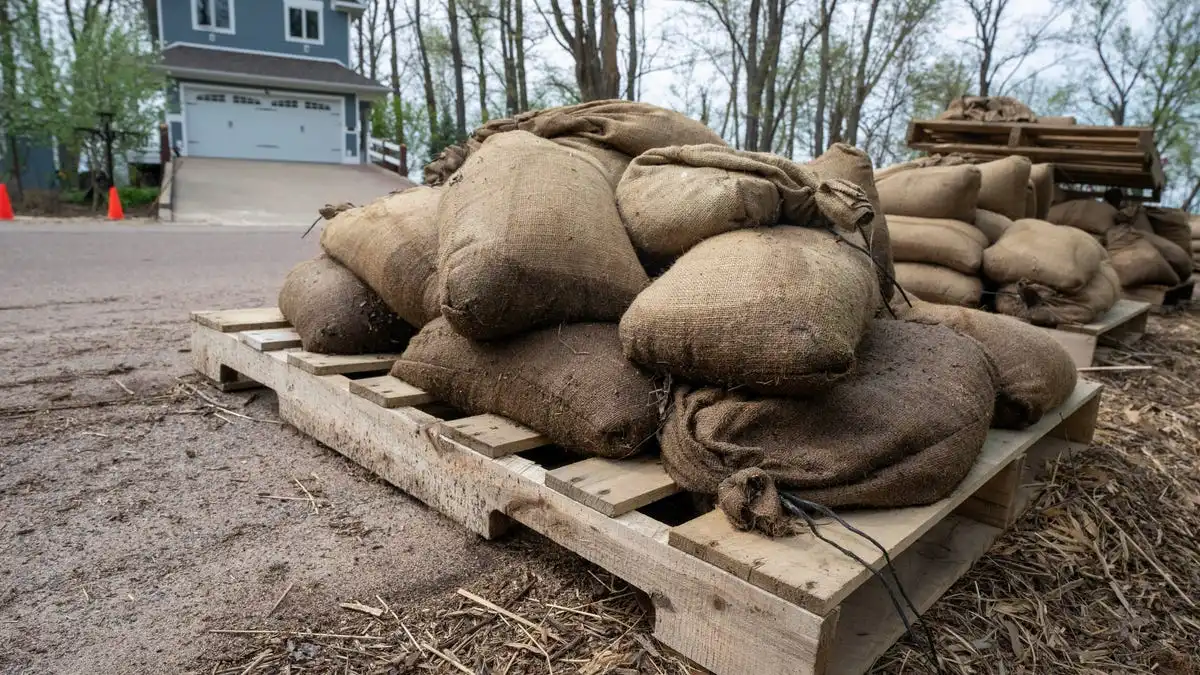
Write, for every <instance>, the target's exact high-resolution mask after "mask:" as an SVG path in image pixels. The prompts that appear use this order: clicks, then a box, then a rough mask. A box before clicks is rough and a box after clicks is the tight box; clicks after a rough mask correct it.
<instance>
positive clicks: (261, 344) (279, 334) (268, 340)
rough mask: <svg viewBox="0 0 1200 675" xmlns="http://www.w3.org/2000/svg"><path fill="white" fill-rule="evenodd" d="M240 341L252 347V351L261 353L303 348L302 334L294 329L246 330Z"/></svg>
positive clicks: (241, 333) (239, 336)
mask: <svg viewBox="0 0 1200 675" xmlns="http://www.w3.org/2000/svg"><path fill="white" fill-rule="evenodd" d="M238 339H240V340H241V341H242V342H244V343H246V344H248V345H250V348H251V349H253V350H255V351H260V352H273V351H277V350H280V349H292V348H293V347H299V346H301V345H300V334H299V333H297V332H296V331H295V330H294V329H292V328H268V329H265V330H244V331H242V332H240V333H239V334H238Z"/></svg>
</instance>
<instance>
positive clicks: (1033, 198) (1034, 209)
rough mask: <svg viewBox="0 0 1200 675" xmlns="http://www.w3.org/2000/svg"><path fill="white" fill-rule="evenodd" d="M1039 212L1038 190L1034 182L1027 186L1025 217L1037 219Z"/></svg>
mask: <svg viewBox="0 0 1200 675" xmlns="http://www.w3.org/2000/svg"><path fill="white" fill-rule="evenodd" d="M1038 211H1039V209H1038V201H1037V189H1036V188H1035V187H1034V186H1033V181H1029V182H1028V183H1026V184H1025V217H1026V218H1037V217H1038V215H1039V214H1038Z"/></svg>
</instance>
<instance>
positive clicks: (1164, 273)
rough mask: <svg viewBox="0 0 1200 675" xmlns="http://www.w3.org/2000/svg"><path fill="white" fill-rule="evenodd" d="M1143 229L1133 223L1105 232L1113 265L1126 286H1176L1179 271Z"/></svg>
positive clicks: (1106, 244) (1106, 243) (1106, 245)
mask: <svg viewBox="0 0 1200 675" xmlns="http://www.w3.org/2000/svg"><path fill="white" fill-rule="evenodd" d="M1148 236H1150V235H1147V234H1146V233H1144V232H1138V231H1136V230H1134V229H1132V228H1130V227H1114V228H1113V229H1111V230H1109V232H1108V234H1107V235H1106V242H1105V247H1106V248H1107V249H1108V255H1109V257H1110V258H1111V259H1112V266H1113V269H1115V270H1116V271H1117V276H1118V277H1119V278H1120V279H1121V285H1122V286H1125V287H1127V288H1133V287H1136V286H1147V285H1156V284H1158V285H1163V286H1175V285H1176V284H1178V283H1179V275H1178V274H1177V273H1176V272H1175V270H1174V269H1172V268H1171V264H1170V263H1168V262H1167V259H1166V258H1164V257H1163V256H1162V254H1161V253H1159V252H1158V249H1157V248H1155V247H1154V244H1152V243H1151V242H1150V240H1149V239H1147V237H1148Z"/></svg>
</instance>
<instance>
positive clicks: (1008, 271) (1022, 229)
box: [983, 218, 1105, 293]
mask: <svg viewBox="0 0 1200 675" xmlns="http://www.w3.org/2000/svg"><path fill="white" fill-rule="evenodd" d="M1104 257H1105V255H1104V247H1103V246H1101V245H1100V243H1099V242H1097V241H1096V240H1095V239H1093V238H1092V237H1091V236H1090V235H1088V234H1087V233H1086V232H1084V231H1082V230H1078V229H1076V228H1073V227H1066V226H1062V225H1055V224H1053V223H1047V222H1046V221H1044V220H1034V219H1032V218H1029V219H1021V220H1018V221H1016V222H1015V223H1013V226H1012V227H1010V228H1008V231H1007V232H1005V233H1004V236H1002V237H1000V240H999V241H997V242H996V243H995V244H993V245H992V246H990V247H988V249H987V250H985V251H984V252H983V271H984V274H985V275H987V277H988V278H989V279H991V280H992V281H995V282H997V283H1000V284H1014V283H1017V282H1018V281H1034V282H1037V283H1041V284H1045V285H1047V286H1050V287H1051V288H1054V289H1056V290H1058V291H1061V292H1064V293H1072V292H1075V291H1078V290H1080V289H1082V288H1083V287H1084V286H1086V285H1087V283H1088V282H1089V281H1091V280H1092V277H1094V276H1095V275H1096V270H1097V269H1099V268H1100V262H1101V261H1103V260H1104Z"/></svg>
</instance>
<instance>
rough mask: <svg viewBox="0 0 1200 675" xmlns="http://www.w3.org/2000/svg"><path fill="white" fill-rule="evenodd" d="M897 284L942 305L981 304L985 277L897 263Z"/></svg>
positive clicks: (935, 266)
mask: <svg viewBox="0 0 1200 675" xmlns="http://www.w3.org/2000/svg"><path fill="white" fill-rule="evenodd" d="M896 284H897V285H899V286H900V288H903V289H904V290H905V291H906V292H908V293H909V294H910V295H915V296H916V297H918V298H920V299H921V300H924V301H926V302H933V303H937V304H939V305H959V306H962V307H978V306H979V304H980V302H981V301H982V300H983V280H982V279H980V278H979V277H978V276H972V275H969V274H963V273H962V272H956V271H954V270H952V269H950V268H948V267H942V266H941V265H927V264H925V263H901V262H898V263H896ZM893 302H895V300H894V299H893Z"/></svg>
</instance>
